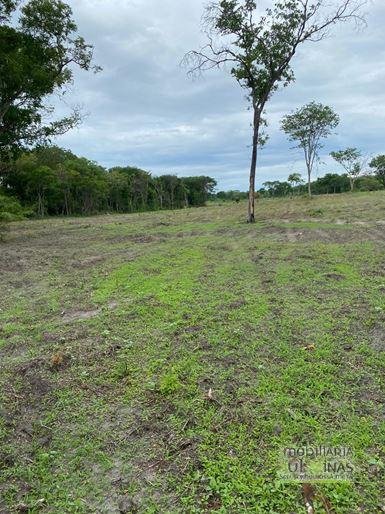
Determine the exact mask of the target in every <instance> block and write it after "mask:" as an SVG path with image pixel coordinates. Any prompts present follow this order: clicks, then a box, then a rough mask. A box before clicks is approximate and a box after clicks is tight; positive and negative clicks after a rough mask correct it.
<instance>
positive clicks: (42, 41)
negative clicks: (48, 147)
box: [0, 0, 98, 159]
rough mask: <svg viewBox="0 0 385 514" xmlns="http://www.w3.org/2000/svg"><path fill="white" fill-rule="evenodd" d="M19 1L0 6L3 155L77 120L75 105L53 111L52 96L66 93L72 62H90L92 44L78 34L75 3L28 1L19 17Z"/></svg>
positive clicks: (84, 66) (88, 65) (81, 64)
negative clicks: (66, 111) (63, 113)
mask: <svg viewBox="0 0 385 514" xmlns="http://www.w3.org/2000/svg"><path fill="white" fill-rule="evenodd" d="M17 3H18V2H14V1H9V0H6V1H4V0H2V2H1V7H0V18H1V24H0V77H1V80H0V158H1V157H2V158H3V159H4V158H6V157H8V156H9V154H10V153H11V152H14V151H15V150H17V149H18V148H19V147H22V146H25V145H27V146H28V145H31V144H36V143H37V142H40V141H44V140H46V139H49V138H50V137H52V136H55V135H58V134H63V133H64V132H66V131H67V130H69V129H70V128H72V127H73V126H74V125H76V124H78V123H79V121H80V119H81V115H80V113H79V111H78V110H77V109H74V110H73V112H72V113H71V114H70V115H68V116H67V117H65V118H63V119H58V120H55V121H51V122H50V123H46V122H45V118H47V115H52V114H53V108H52V107H50V106H49V104H48V97H49V95H51V94H52V93H54V92H58V91H60V92H61V93H64V92H65V91H66V86H67V85H68V84H70V83H71V82H72V79H73V71H72V69H73V66H74V65H76V66H78V67H79V68H81V69H83V70H90V69H91V68H92V69H93V70H94V71H97V70H98V68H96V67H93V66H92V47H91V46H90V45H88V44H86V42H85V41H84V39H83V38H82V37H81V36H79V35H78V34H77V26H76V24H75V22H74V20H73V17H72V11H71V8H70V7H69V6H68V5H67V4H65V3H64V2H62V1H61V0H29V1H27V2H24V3H23V4H22V6H21V11H20V16H19V18H17V16H16V12H15V9H16V4H17Z"/></svg>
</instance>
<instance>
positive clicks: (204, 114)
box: [58, 0, 385, 189]
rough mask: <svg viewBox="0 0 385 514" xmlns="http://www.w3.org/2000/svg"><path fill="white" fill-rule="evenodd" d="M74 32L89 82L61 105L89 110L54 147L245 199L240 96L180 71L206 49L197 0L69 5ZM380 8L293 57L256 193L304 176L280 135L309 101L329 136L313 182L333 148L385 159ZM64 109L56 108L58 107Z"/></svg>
mask: <svg viewBox="0 0 385 514" xmlns="http://www.w3.org/2000/svg"><path fill="white" fill-rule="evenodd" d="M69 3H70V4H71V6H72V8H73V10H74V15H75V18H76V20H77V22H78V25H79V31H80V32H81V33H82V34H83V35H84V36H85V37H86V39H87V40H88V41H90V42H92V43H93V44H94V46H95V59H96V61H97V63H98V64H100V65H102V66H103V68H104V69H103V72H102V73H100V74H98V75H92V74H84V73H80V72H76V75H75V85H74V87H73V89H72V91H71V94H70V95H69V96H68V98H67V101H68V102H70V103H74V104H76V103H81V104H82V105H84V108H85V110H86V111H89V112H90V115H89V117H88V118H87V119H86V120H85V122H84V124H83V126H82V127H81V128H80V129H78V130H76V131H73V132H71V133H69V134H67V135H65V136H63V137H62V138H60V139H59V141H58V143H59V144H61V145H63V146H66V147H69V148H71V149H73V151H75V152H77V153H79V154H82V155H85V156H87V157H89V158H91V159H95V160H97V161H98V162H100V163H101V164H103V165H105V166H108V167H110V166H114V165H123V164H131V165H136V166H140V167H142V168H144V169H149V170H151V171H153V172H154V173H157V174H159V173H163V172H174V173H178V174H180V175H189V174H202V173H204V174H209V175H212V176H214V177H215V178H216V179H217V180H218V182H219V187H220V188H240V189H246V188H247V182H248V167H249V154H250V148H249V146H250V135H251V131H250V113H249V112H248V111H247V102H246V101H245V98H244V92H243V91H241V90H240V88H239V87H238V86H237V84H236V83H235V82H234V81H233V80H232V78H231V77H229V76H228V73H225V72H224V71H216V72H213V73H208V74H206V75H205V76H204V77H202V78H200V79H198V80H195V81H192V80H191V79H189V78H188V77H187V76H186V70H184V69H182V68H181V67H180V66H179V62H180V60H181V58H182V57H183V55H184V53H185V52H186V51H188V50H190V49H192V48H197V47H199V46H200V44H201V43H202V42H203V41H204V39H203V35H202V34H201V32H200V16H201V13H202V11H203V5H204V3H205V2H204V1H203V0H202V1H201V0H184V1H183V2H180V1H178V0H163V1H162V2H160V1H159V0H126V1H124V0H109V1H108V2H105V1H101V0H76V1H75V0H70V1H69ZM384 21H385V6H384V4H383V3H382V2H381V1H380V0H378V1H377V2H374V3H373V5H372V6H371V7H370V15H369V17H368V28H367V29H365V30H363V31H360V32H357V31H354V30H353V28H352V27H350V26H347V25H346V26H343V27H340V28H336V29H335V30H334V35H333V37H332V38H330V39H328V40H325V41H323V42H321V43H319V44H309V45H307V46H306V47H305V48H302V49H301V51H300V52H299V54H298V56H296V59H295V61H294V70H295V74H296V78H297V80H296V83H295V84H292V85H290V86H289V87H288V88H285V89H283V90H281V91H279V92H277V93H276V94H275V95H274V97H273V99H272V101H271V102H270V105H269V106H268V110H267V117H268V120H269V128H268V132H269V133H270V141H269V143H268V146H267V147H266V148H265V149H264V150H263V151H262V152H261V154H260V165H259V170H258V183H259V184H261V183H262V182H264V181H266V180H272V179H284V178H286V177H287V175H288V173H290V172H291V171H293V170H294V169H295V170H298V171H301V172H303V171H304V166H303V162H302V159H301V154H300V153H299V152H298V151H294V150H291V144H290V143H289V142H288V141H287V140H286V139H285V137H284V135H283V134H281V132H280V131H279V120H280V119H281V117H282V116H283V115H284V114H285V113H287V112H289V111H291V110H293V109H295V108H297V107H298V106H300V105H302V104H303V103H305V102H307V101H310V100H317V101H321V102H324V103H327V104H329V105H331V106H333V107H334V108H335V109H336V110H337V112H338V113H339V114H340V116H341V120H342V121H341V125H340V126H339V127H338V134H337V135H335V136H333V137H331V138H330V140H329V141H328V142H327V144H326V145H325V148H324V152H323V154H324V155H323V156H322V160H323V161H324V162H325V163H326V164H325V165H320V166H319V170H318V173H319V174H322V173H324V172H326V171H328V170H331V171H335V170H336V166H335V165H334V164H333V163H332V162H331V161H330V159H329V158H328V157H327V156H328V153H329V152H330V150H332V149H335V148H339V147H343V146H347V145H353V146H358V147H360V148H362V150H363V151H364V152H367V153H377V152H380V151H382V152H385V148H384V146H383V145H384V143H383V136H382V131H383V127H384V122H385V109H384V105H385V91H384V88H383V84H384V81H385V45H384V42H383V41H384V40H383V24H384ZM60 109H62V107H60Z"/></svg>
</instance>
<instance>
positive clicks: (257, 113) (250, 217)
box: [247, 106, 261, 223]
mask: <svg viewBox="0 0 385 514" xmlns="http://www.w3.org/2000/svg"><path fill="white" fill-rule="evenodd" d="M260 123H261V111H260V110H259V109H258V108H257V107H256V106H254V123H253V151H252V154H251V166H250V186H249V208H248V216H247V222H248V223H255V212H254V207H255V172H256V169H257V152H258V136H259V125H260Z"/></svg>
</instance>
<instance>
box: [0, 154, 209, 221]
mask: <svg viewBox="0 0 385 514" xmlns="http://www.w3.org/2000/svg"><path fill="white" fill-rule="evenodd" d="M0 180H1V185H2V190H3V192H5V193H6V194H7V195H8V196H13V197H15V198H16V199H18V200H19V201H20V203H21V205H22V206H23V207H25V208H27V209H29V210H30V212H33V213H35V214H36V215H38V216H46V215H53V216H54V215H60V216H73V215H90V214H96V213H101V212H119V213H129V212H140V211H148V210H160V209H180V208H182V207H195V206H201V205H204V204H205V202H206V200H207V199H208V197H209V195H210V194H211V193H212V192H213V190H214V188H215V186H216V181H215V180H214V179H212V178H211V177H205V176H200V177H183V178H180V177H177V176H175V175H172V174H169V175H162V176H159V177H155V176H152V175H151V173H149V172H148V171H145V170H142V169H139V168H136V167H132V166H126V167H114V168H111V169H108V170H107V169H105V168H103V167H102V166H100V165H99V164H97V163H95V162H93V161H90V160H88V159H86V158H84V157H78V156H76V155H74V154H73V153H72V152H70V151H69V150H64V149H62V148H59V147H57V146H44V147H40V148H37V149H34V150H32V151H29V152H25V153H23V154H22V155H21V156H20V157H19V158H17V159H15V160H14V161H13V162H11V163H9V162H8V163H7V164H4V163H3V165H2V166H1V168H0Z"/></svg>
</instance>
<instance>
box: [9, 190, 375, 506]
mask: <svg viewBox="0 0 385 514" xmlns="http://www.w3.org/2000/svg"><path fill="white" fill-rule="evenodd" d="M244 214H245V205H242V204H239V205H236V204H226V205H210V206H208V207H206V208H201V209H194V210H185V211H175V212H161V213H144V214H134V215H122V216H108V215H107V216H101V217H94V218H81V219H80V218H77V219H52V220H43V221H28V222H21V223H16V224H13V225H12V230H11V232H10V233H9V235H8V236H7V241H6V242H5V243H4V244H2V245H1V246H0V273H1V284H0V288H1V291H0V308H1V310H0V359H1V361H0V366H1V393H0V394H1V422H0V436H1V451H0V456H1V475H2V482H1V485H0V497H1V499H0V512H4V513H5V512H13V511H17V509H18V510H19V512H31V513H35V512H43V513H77V512H79V513H83V512H84V513H88V512H92V513H94V512H97V513H99V512H100V513H119V512H123V513H124V512H140V513H142V512H143V513H156V512H160V513H173V512H175V513H177V512H196V513H197V512H215V511H216V512H222V513H240V512H245V513H246V512H253V513H279V514H281V513H282V514H288V513H295V514H297V513H301V512H306V509H305V503H304V499H303V497H302V489H301V485H300V484H295V483H293V484H285V483H281V482H280V481H279V480H278V475H277V470H278V467H279V462H278V460H279V452H280V449H281V448H282V447H285V446H286V445H289V446H292V445H293V444H296V445H302V444H308V445H319V444H329V445H342V446H349V447H351V448H352V450H353V453H354V462H355V466H356V472H355V475H354V476H355V478H354V481H353V482H339V483H329V484H320V485H317V486H315V493H316V496H315V499H314V507H315V513H332V512H333V513H338V514H339V513H346V514H353V513H359V512H364V513H368V514H369V513H370V514H374V513H377V512H385V480H384V478H385V477H384V468H385V395H384V390H385V388H384V382H385V373H384V371H385V194H384V193H383V192H379V193H369V194H355V195H337V196H328V197H317V198H314V199H313V200H312V201H309V200H307V199H303V198H300V199H289V200H263V201H261V202H259V204H258V211H257V219H258V220H259V222H258V223H257V224H255V225H247V224H245V223H244ZM23 509H24V510H23Z"/></svg>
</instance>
